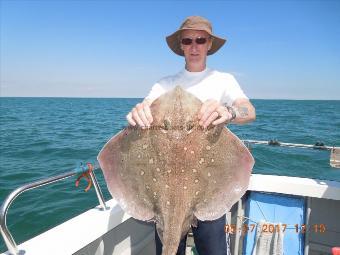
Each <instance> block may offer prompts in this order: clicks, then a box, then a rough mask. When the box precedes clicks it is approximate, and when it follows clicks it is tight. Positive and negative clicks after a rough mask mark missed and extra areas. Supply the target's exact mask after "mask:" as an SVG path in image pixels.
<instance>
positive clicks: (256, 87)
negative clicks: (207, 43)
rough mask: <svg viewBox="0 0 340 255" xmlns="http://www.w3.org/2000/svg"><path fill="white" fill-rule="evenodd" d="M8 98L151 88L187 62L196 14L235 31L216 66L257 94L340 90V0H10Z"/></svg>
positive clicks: (1, 53)
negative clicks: (176, 47) (175, 48)
mask: <svg viewBox="0 0 340 255" xmlns="http://www.w3.org/2000/svg"><path fill="white" fill-rule="evenodd" d="M0 8H1V13H0V36H1V37H0V75H1V80H0V82H1V83H0V84H1V87H0V95H1V96H2V97H7V96H15V97H109V98H111V97H129V98H132V97H139V98H143V97H145V96H146V95H147V94H148V92H149V90H150V88H151V87H152V85H153V84H154V83H155V82H157V81H158V80H159V79H161V78H162V77H164V76H167V75H171V74H175V73H177V72H178V71H181V70H182V69H183V68H184V59H183V58H182V57H180V56H177V55H175V54H174V53H173V52H172V51H171V50H170V49H169V48H168V46H167V44H166V42H165V36H167V35H169V34H171V33H173V32H175V31H176V30H177V29H178V28H179V26H180V24H181V23H182V22H183V20H184V19H185V18H186V17H187V16H190V15H200V16H203V17H206V18H207V19H209V20H210V21H211V22H212V24H213V32H214V33H215V34H216V35H218V36H220V37H224V38H227V43H226V44H225V45H224V46H223V48H222V49H221V50H219V51H218V52H217V53H216V54H214V55H212V56H209V57H208V67H209V68H213V69H216V70H219V71H223V72H229V73H231V74H233V75H234V76H235V78H236V79H237V81H238V82H239V84H240V86H241V87H242V89H243V90H244V91H245V93H246V94H247V95H248V97H250V98H251V99H336V100H339V99H340V1H330V0H323V1H314V0H310V1H304V0H297V1H288V0H286V1H277V0H275V1H270V0H265V1H256V0H255V1H203V0H202V1H199V0H196V1H194V0H190V1H179V0H177V1H137V0H135V1H115V0H111V1H110V0H105V1H104V0H96V1H91V0H82V1H80V0H79V1H75V0H74V1H72V0H69V1H63V0H41V1H33V0H25V1H20V0H0Z"/></svg>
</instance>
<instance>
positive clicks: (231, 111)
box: [225, 105, 236, 122]
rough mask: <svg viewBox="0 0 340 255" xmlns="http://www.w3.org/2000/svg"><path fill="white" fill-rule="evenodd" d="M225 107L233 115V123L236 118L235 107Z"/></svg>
mask: <svg viewBox="0 0 340 255" xmlns="http://www.w3.org/2000/svg"><path fill="white" fill-rule="evenodd" d="M225 107H226V108H227V110H228V112H229V113H230V114H231V119H230V120H229V121H230V122H232V121H233V120H234V119H235V118H236V111H235V109H234V107H232V106H229V105H225Z"/></svg>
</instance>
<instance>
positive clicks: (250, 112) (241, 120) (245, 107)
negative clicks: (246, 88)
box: [232, 98, 256, 124]
mask: <svg viewBox="0 0 340 255" xmlns="http://www.w3.org/2000/svg"><path fill="white" fill-rule="evenodd" d="M232 108H233V109H234V110H235V113H236V117H235V119H234V120H233V121H232V123H235V124H245V123H248V122H252V121H254V120H255V119H256V112H255V108H254V106H253V105H252V104H251V103H250V101H249V100H248V99H245V98H240V99H236V100H235V101H234V103H233V105H232Z"/></svg>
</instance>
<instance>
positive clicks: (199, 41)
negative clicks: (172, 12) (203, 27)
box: [181, 37, 208, 45]
mask: <svg viewBox="0 0 340 255" xmlns="http://www.w3.org/2000/svg"><path fill="white" fill-rule="evenodd" d="M193 40H194V39H192V38H182V40H181V43H182V44H183V45H190V44H192V42H193ZM207 40H208V39H207V38H205V37H197V38H196V39H195V42H196V44H205V43H206V42H207Z"/></svg>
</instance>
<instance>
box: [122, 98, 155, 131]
mask: <svg viewBox="0 0 340 255" xmlns="http://www.w3.org/2000/svg"><path fill="white" fill-rule="evenodd" d="M150 105H151V103H150V101H148V100H147V99H145V100H144V101H143V102H141V103H138V104H136V106H135V107H133V108H132V110H131V112H129V113H128V115H126V119H127V121H128V122H129V124H130V125H132V126H136V125H137V124H138V125H139V126H140V127H141V128H143V129H144V128H146V127H150V125H151V123H152V121H153V118H152V115H151V111H150Z"/></svg>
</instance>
